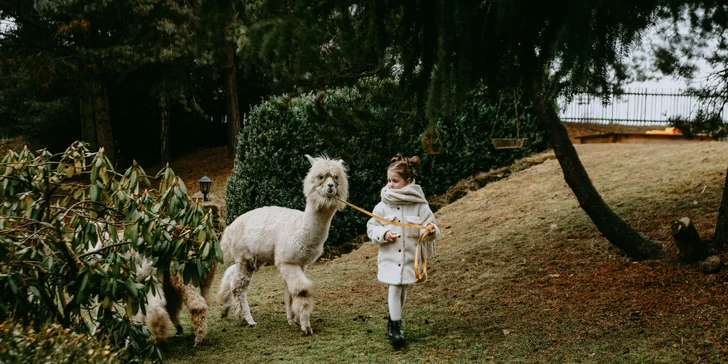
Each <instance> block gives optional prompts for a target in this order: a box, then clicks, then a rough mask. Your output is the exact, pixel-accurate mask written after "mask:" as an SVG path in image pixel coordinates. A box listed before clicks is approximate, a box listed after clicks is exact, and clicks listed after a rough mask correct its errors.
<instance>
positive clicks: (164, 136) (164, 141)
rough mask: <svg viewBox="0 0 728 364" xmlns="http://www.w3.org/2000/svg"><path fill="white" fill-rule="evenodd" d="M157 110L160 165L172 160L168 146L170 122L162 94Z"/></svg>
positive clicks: (165, 100)
mask: <svg viewBox="0 0 728 364" xmlns="http://www.w3.org/2000/svg"><path fill="white" fill-rule="evenodd" d="M159 109H160V114H161V115H160V118H161V124H162V125H161V128H160V129H161V135H160V157H161V162H162V164H163V165H164V164H166V163H167V162H169V161H170V159H171V158H172V148H171V146H170V135H171V133H170V131H171V129H170V127H169V124H170V121H169V109H168V108H167V97H166V95H165V94H164V92H162V94H161V95H160V96H159Z"/></svg>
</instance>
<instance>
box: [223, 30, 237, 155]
mask: <svg viewBox="0 0 728 364" xmlns="http://www.w3.org/2000/svg"><path fill="white" fill-rule="evenodd" d="M224 68H225V103H226V104H227V105H226V106H227V124H228V142H227V150H228V156H230V157H234V156H235V150H236V148H237V143H238V133H240V109H239V108H238V88H237V84H236V79H235V44H234V43H233V41H232V40H228V41H227V42H226V44H225V67H224Z"/></svg>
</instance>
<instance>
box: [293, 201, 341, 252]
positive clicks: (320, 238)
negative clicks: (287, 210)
mask: <svg viewBox="0 0 728 364" xmlns="http://www.w3.org/2000/svg"><path fill="white" fill-rule="evenodd" d="M335 213H336V208H319V209H315V208H314V207H312V206H311V205H310V204H309V205H306V210H304V213H303V221H302V222H303V226H301V231H300V234H301V236H302V237H306V238H307V239H301V240H299V241H300V242H301V243H302V244H304V245H309V247H310V248H314V247H317V246H319V245H323V243H324V242H325V241H326V237H328V235H329V227H331V220H332V219H333V217H334V214H335Z"/></svg>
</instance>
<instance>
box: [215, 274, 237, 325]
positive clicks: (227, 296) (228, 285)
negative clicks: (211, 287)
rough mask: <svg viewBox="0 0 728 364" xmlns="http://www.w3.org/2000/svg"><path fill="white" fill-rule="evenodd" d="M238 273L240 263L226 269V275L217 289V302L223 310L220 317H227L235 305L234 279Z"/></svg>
mask: <svg viewBox="0 0 728 364" xmlns="http://www.w3.org/2000/svg"><path fill="white" fill-rule="evenodd" d="M237 275H238V265H237V264H233V265H231V266H230V267H228V269H226V270H225V275H223V277H222V281H220V287H219V288H218V291H217V302H218V303H219V304H220V305H221V306H222V312H221V313H220V318H225V317H227V316H228V314H229V313H230V309H231V308H232V306H233V297H232V293H233V288H234V286H233V281H234V280H235V279H236V276H237Z"/></svg>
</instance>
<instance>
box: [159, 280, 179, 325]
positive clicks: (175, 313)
mask: <svg viewBox="0 0 728 364" xmlns="http://www.w3.org/2000/svg"><path fill="white" fill-rule="evenodd" d="M162 291H163V292H164V298H165V299H166V301H167V305H166V309H167V313H168V314H169V319H170V320H171V321H172V323H173V324H174V328H175V329H176V331H177V332H176V334H177V335H182V332H183V330H182V323H181V322H180V321H179V311H180V309H181V308H182V296H181V295H180V292H179V291H178V290H176V289H175V287H174V286H173V284H172V277H171V274H170V272H169V270H167V271H165V272H164V276H163V278H162Z"/></svg>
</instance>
